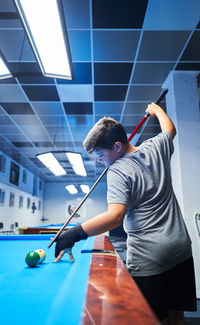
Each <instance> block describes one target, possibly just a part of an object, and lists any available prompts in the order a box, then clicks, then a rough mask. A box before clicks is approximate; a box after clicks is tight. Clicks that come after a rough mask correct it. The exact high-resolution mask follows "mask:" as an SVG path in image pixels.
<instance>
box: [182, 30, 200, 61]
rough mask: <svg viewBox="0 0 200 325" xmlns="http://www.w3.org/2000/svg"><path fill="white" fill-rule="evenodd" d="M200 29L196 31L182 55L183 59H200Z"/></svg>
mask: <svg viewBox="0 0 200 325" xmlns="http://www.w3.org/2000/svg"><path fill="white" fill-rule="evenodd" d="M199 43H200V31H196V32H194V34H193V35H192V37H191V39H190V41H189V43H188V45H187V47H186V49H185V51H184V53H183V55H182V57H181V61H200V51H199Z"/></svg>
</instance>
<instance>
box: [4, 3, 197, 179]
mask: <svg viewBox="0 0 200 325" xmlns="http://www.w3.org/2000/svg"><path fill="white" fill-rule="evenodd" d="M63 6H64V10H65V17H66V24H67V26H68V37H69V43H70V48H71V55H72V61H73V69H74V75H75V79H74V80H73V81H67V80H63V79H51V78H47V77H43V76H42V74H41V71H40V68H39V65H38V63H37V62H36V59H35V57H34V54H33V51H32V48H31V46H30V45H29V42H28V40H27V37H26V35H25V32H24V29H23V27H22V24H21V22H20V19H19V15H18V13H17V12H16V9H15V6H14V4H13V1H12V0H1V1H0V51H1V52H2V53H3V55H4V57H5V58H6V61H7V65H8V67H9V69H10V71H11V73H12V74H13V75H14V78H11V79H5V80H1V81H0V150H2V151H3V152H4V153H6V154H7V155H8V156H10V157H11V158H12V159H14V160H15V161H16V162H18V163H20V164H21V165H23V166H24V167H25V168H27V169H29V170H30V171H32V172H33V173H35V174H36V175H38V176H40V177H41V178H42V179H43V180H45V181H47V182H48V181H51V182H52V181H58V182H74V183H78V182H79V183H80V182H81V183H87V182H93V181H95V180H96V179H97V177H98V176H99V175H100V174H101V172H102V171H103V170H104V167H102V166H100V165H99V164H98V163H96V158H95V156H94V155H92V156H89V155H88V154H87V153H86V152H85V151H84V149H83V146H82V141H83V140H84V138H85V136H86V135H87V133H88V131H89V130H90V129H91V127H92V126H93V125H94V123H95V122H96V121H98V120H99V119H100V118H101V117H103V116H112V117H113V118H115V119H117V120H119V121H120V122H122V124H123V125H124V127H125V129H126V131H127V134H128V135H129V134H130V133H131V132H132V131H133V130H134V128H135V127H136V126H137V124H138V122H139V121H140V120H141V119H142V117H143V116H144V114H145V109H146V106H147V105H148V103H149V102H152V101H155V100H156V98H157V97H158V96H159V94H160V92H161V87H162V84H163V82H164V81H165V79H166V77H167V75H168V74H169V72H170V71H171V70H195V71H199V70H200V24H199V20H200V1H199V0H198V1H197V0H190V1H188V0H187V1H186V0H176V1H174V0H168V1H158V0H151V1H146V0H93V1H92V0H63ZM161 106H163V107H165V102H162V103H161ZM159 131H160V129H159V126H158V123H157V121H156V120H155V119H149V120H148V123H147V125H146V126H145V128H144V129H143V131H142V132H141V133H140V134H137V135H136V136H135V138H134V139H133V142H132V143H133V144H135V143H139V142H141V141H143V140H144V139H147V138H149V137H152V136H154V135H155V134H157V133H158V132H159ZM51 150H55V151H62V150H68V151H74V152H80V153H82V156H83V158H84V163H85V167H86V170H87V174H88V176H87V177H80V176H76V175H75V174H74V173H73V170H72V168H71V167H70V165H69V163H68V162H67V161H64V159H63V155H59V158H60V160H61V161H62V162H61V164H62V165H63V166H64V168H65V169H66V171H67V175H66V176H60V177H56V176H54V175H53V174H51V173H50V172H49V170H48V169H46V168H45V167H44V166H43V165H42V164H41V163H40V162H39V160H38V159H37V158H36V154H39V153H43V152H47V151H51Z"/></svg>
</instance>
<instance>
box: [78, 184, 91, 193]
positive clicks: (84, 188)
mask: <svg viewBox="0 0 200 325" xmlns="http://www.w3.org/2000/svg"><path fill="white" fill-rule="evenodd" d="M80 188H81V190H82V192H83V193H89V191H90V188H89V186H88V185H80Z"/></svg>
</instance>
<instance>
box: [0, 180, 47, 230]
mask: <svg viewBox="0 0 200 325" xmlns="http://www.w3.org/2000/svg"><path fill="white" fill-rule="evenodd" d="M0 189H3V190H5V192H6V195H5V203H4V205H0V222H3V224H4V227H3V229H2V230H10V229H11V224H14V223H15V222H17V223H18V224H19V227H28V226H29V227H30V226H37V225H39V224H41V220H40V219H41V218H42V215H43V200H42V199H40V198H38V197H35V196H32V195H30V194H29V193H27V192H24V191H21V190H19V189H18V188H16V187H14V186H10V185H7V184H4V183H0ZM10 192H12V193H14V196H15V199H14V207H9V201H10ZM20 196H22V197H23V207H22V208H19V197H20ZM27 198H30V202H31V204H30V208H29V209H27ZM39 200H40V201H41V209H40V210H38V206H39V205H38V202H39ZM33 201H34V202H35V204H36V207H37V210H35V213H32V209H31V206H32V202H33Z"/></svg>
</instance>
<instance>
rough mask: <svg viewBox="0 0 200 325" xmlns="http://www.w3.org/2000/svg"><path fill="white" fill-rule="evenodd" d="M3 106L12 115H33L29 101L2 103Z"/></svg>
mask: <svg viewBox="0 0 200 325" xmlns="http://www.w3.org/2000/svg"><path fill="white" fill-rule="evenodd" d="M1 105H2V107H3V108H4V109H5V110H6V112H7V113H8V114H11V115H21V114H22V115H33V114H34V112H33V110H32V108H31V106H30V105H29V103H1Z"/></svg>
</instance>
